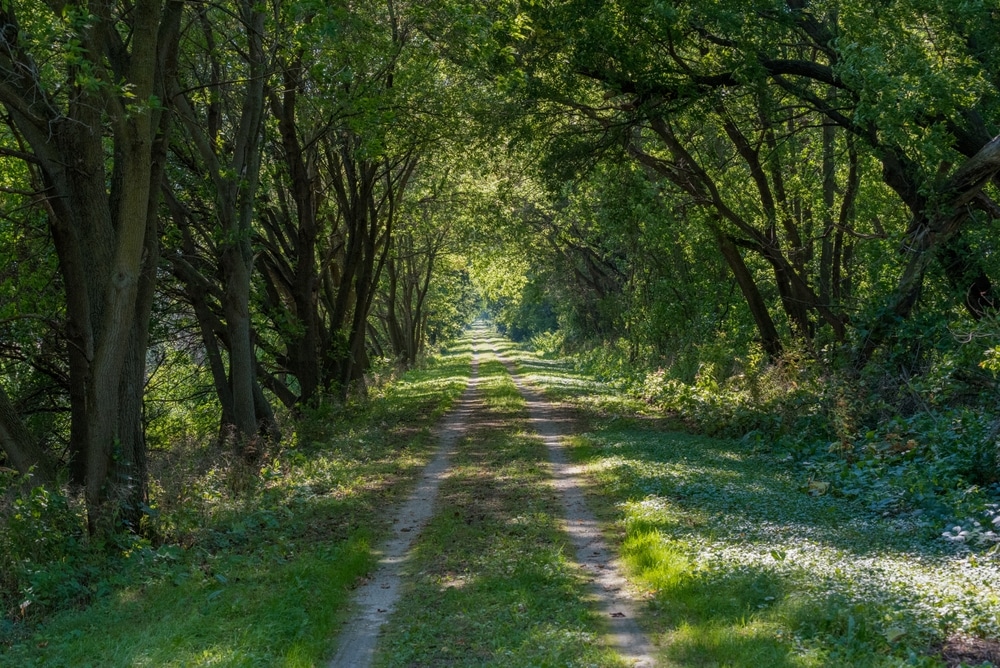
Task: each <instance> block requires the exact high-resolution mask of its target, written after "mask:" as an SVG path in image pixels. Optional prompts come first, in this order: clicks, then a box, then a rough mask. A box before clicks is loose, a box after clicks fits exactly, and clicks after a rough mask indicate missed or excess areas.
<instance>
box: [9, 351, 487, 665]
mask: <svg viewBox="0 0 1000 668" xmlns="http://www.w3.org/2000/svg"><path fill="white" fill-rule="evenodd" d="M469 359H470V349H469V342H468V341H467V340H466V341H463V342H459V343H457V344H455V345H454V346H452V347H451V349H450V351H449V352H448V353H447V354H444V355H442V356H440V357H438V358H436V359H433V360H430V361H429V362H428V363H427V365H426V366H425V368H422V369H420V370H415V371H412V372H408V373H406V374H404V375H403V376H402V377H401V378H399V379H398V380H396V381H393V382H391V383H390V384H389V385H387V386H385V387H383V388H379V389H378V390H377V391H376V392H374V393H373V395H372V396H371V397H370V398H369V399H368V400H364V401H361V402H358V403H356V404H354V405H349V406H348V407H346V408H344V407H335V406H329V407H326V408H324V409H319V410H317V411H316V412H315V413H314V414H313V415H310V416H307V417H306V418H304V419H303V420H302V421H300V422H299V423H298V424H296V425H295V429H296V434H295V437H294V438H293V439H292V440H291V442H290V443H289V444H286V447H284V449H282V450H280V451H279V452H277V453H275V454H274V455H273V456H272V457H270V458H269V459H268V461H267V462H266V463H265V464H264V465H263V467H262V468H261V469H260V470H259V471H254V472H251V473H252V475H248V474H247V473H248V472H246V471H240V470H239V469H238V467H227V466H226V465H225V462H223V463H221V464H219V465H217V466H215V467H209V468H208V469H207V470H205V471H203V472H202V473H201V474H200V475H198V476H196V477H192V478H189V479H185V480H184V481H183V484H178V480H177V479H176V477H175V479H169V480H167V479H164V480H163V481H162V482H160V483H159V484H158V485H157V486H154V489H155V490H156V491H157V495H158V498H156V500H155V501H156V504H157V507H158V511H159V515H158V516H157V517H156V519H155V521H156V522H157V527H158V528H159V529H160V532H161V535H162V536H163V537H164V539H163V542H162V543H161V544H156V545H153V544H150V543H148V542H145V541H138V542H136V543H135V544H133V545H129V546H127V547H126V549H125V551H124V552H123V553H121V554H119V555H117V556H115V557H113V558H112V559H111V561H110V563H109V564H107V567H106V570H105V571H104V572H102V573H101V574H100V577H99V578H96V579H95V581H94V584H93V586H94V593H93V595H92V599H93V600H92V602H91V603H90V604H88V605H85V606H83V607H82V608H81V609H76V610H66V611H61V612H55V613H48V614H46V615H45V616H44V617H37V618H31V617H30V614H31V613H32V612H33V611H32V609H31V608H28V611H29V619H27V620H24V621H23V622H20V623H21V624H22V625H23V626H24V627H25V628H26V629H27V631H22V635H21V638H22V640H20V641H19V642H15V643H14V644H13V645H11V646H9V647H6V648H0V665H11V666H47V667H48V666H53V667H55V666H73V667H74V668H76V667H80V666H101V667H102V668H103V667H105V666H207V665H212V666H248V665H260V666H316V665H321V664H322V663H323V660H324V658H326V657H327V656H329V654H330V650H331V643H332V641H333V638H334V637H335V635H336V631H337V629H338V624H339V622H340V621H341V620H342V619H343V616H344V615H345V614H346V611H345V604H346V602H347V599H348V597H349V594H350V588H351V586H352V585H353V583H354V582H355V581H356V580H357V578H359V577H362V576H363V575H364V574H365V573H366V572H367V571H368V570H369V569H370V567H371V565H372V564H373V563H374V557H373V554H372V546H373V545H376V544H378V542H379V541H380V540H381V538H382V537H383V536H384V535H385V534H386V533H387V531H386V530H387V522H388V518H387V517H386V516H385V513H384V508H385V507H386V506H388V505H392V504H393V503H396V502H397V501H398V500H399V499H401V498H402V497H403V496H404V495H405V494H406V493H407V492H408V490H409V489H410V488H412V485H413V483H414V482H415V478H416V475H417V473H418V472H419V471H420V469H421V468H422V467H423V465H424V464H426V462H427V461H428V459H429V457H430V455H431V453H432V452H433V449H434V447H435V445H436V440H435V438H434V437H433V434H432V432H431V429H432V427H433V426H434V425H435V424H436V422H437V421H438V419H439V418H440V417H441V415H442V414H443V413H444V412H445V410H446V409H447V408H448V406H450V405H451V403H452V402H453V401H454V400H455V399H456V398H457V396H458V395H459V394H460V393H461V392H462V390H463V389H464V387H465V383H466V381H467V379H468V375H469ZM168 473H169V472H168Z"/></svg>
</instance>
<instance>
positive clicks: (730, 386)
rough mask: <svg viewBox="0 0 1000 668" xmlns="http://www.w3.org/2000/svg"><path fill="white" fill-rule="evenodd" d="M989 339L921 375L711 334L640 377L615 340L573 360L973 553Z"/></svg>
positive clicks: (977, 544)
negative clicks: (850, 366) (770, 351)
mask: <svg viewBox="0 0 1000 668" xmlns="http://www.w3.org/2000/svg"><path fill="white" fill-rule="evenodd" d="M990 340H992V339H991V338H989V337H985V336H983V337H978V338H976V337H972V338H971V339H970V343H966V344H962V345H951V346H949V347H946V348H943V349H942V350H936V351H929V352H924V353H923V354H922V355H921V356H920V359H921V364H920V369H919V371H920V373H919V374H918V373H917V372H916V370H915V369H914V368H912V365H913V364H914V362H913V358H914V354H909V355H907V356H902V355H897V357H903V360H904V361H906V362H908V363H909V365H910V366H905V365H903V362H902V361H901V360H900V359H897V358H894V357H893V356H892V355H886V356H885V358H884V359H879V360H877V361H876V362H875V363H872V364H870V365H869V366H868V367H867V368H866V369H865V371H863V372H861V373H856V372H853V371H850V370H845V368H844V365H843V364H842V363H837V361H836V360H830V359H823V357H822V356H821V355H817V354H815V353H807V352H804V351H791V352H787V353H786V354H785V355H784V357H783V358H782V359H781V361H780V362H779V363H777V364H766V363H765V361H764V359H763V356H762V355H760V354H754V353H752V352H751V353H749V354H746V355H743V356H737V355H733V353H732V351H730V350H729V349H728V347H726V346H725V345H720V344H718V343H717V342H716V343H714V344H705V345H703V346H702V347H701V350H700V351H695V353H694V354H693V355H692V356H691V357H690V359H687V360H684V363H683V364H677V365H674V366H672V367H667V368H657V369H654V370H651V371H643V370H642V366H641V365H640V364H637V363H636V362H635V360H634V359H632V355H631V353H630V352H629V351H628V350H627V349H624V348H622V347H618V346H614V345H608V346H604V347H601V348H598V349H592V350H589V351H587V352H585V353H583V354H580V355H578V356H577V357H575V358H574V359H575V364H576V365H577V367H578V368H579V369H580V370H582V371H585V372H587V373H589V374H592V375H593V376H594V377H595V378H597V379H599V380H601V381H603V382H605V383H607V384H609V386H611V387H613V388H615V389H616V390H617V391H620V392H623V393H625V394H628V395H629V396H633V397H635V398H638V399H641V400H642V401H643V402H644V403H645V404H646V405H647V406H648V408H649V409H650V410H651V411H653V412H657V413H661V414H668V415H671V416H673V417H674V418H677V419H679V420H681V421H682V422H683V424H684V426H685V428H686V429H689V430H691V431H693V432H695V433H701V434H705V435H709V436H718V437H725V438H736V439H741V440H743V441H744V442H745V443H747V444H748V445H750V446H752V447H754V448H756V449H764V450H768V451H774V452H777V453H781V454H782V456H785V457H787V458H788V459H789V460H792V461H794V462H795V463H796V465H797V467H798V469H799V471H800V472H802V473H803V474H804V475H803V485H804V486H805V488H806V489H807V490H808V491H810V492H811V493H812V494H832V495H835V496H843V497H846V498H850V499H856V500H858V501H860V502H862V503H864V504H866V505H867V507H868V508H869V509H870V510H872V511H875V512H878V513H880V514H882V515H884V516H885V517H891V518H893V519H894V520H895V521H896V522H897V524H898V525H899V526H900V527H901V528H905V529H907V530H912V531H917V532H920V533H921V534H922V535H923V536H925V537H927V536H937V537H941V538H942V539H944V540H950V541H954V542H958V543H963V544H964V545H965V546H966V547H967V548H969V549H972V550H975V551H983V550H995V549H996V548H997V546H998V544H1000V526H998V525H1000V413H998V411H997V407H998V405H1000V404H998V401H1000V385H998V383H997V380H996V374H997V371H998V370H1000V366H998V365H997V355H996V349H995V348H991V347H989V345H988V342H989V341H990ZM560 343H561V342H560V340H559V337H558V336H553V335H544V336H541V337H537V338H536V339H535V340H534V341H533V347H534V348H536V349H539V350H542V351H547V352H548V354H549V355H550V356H551V355H552V354H553V353H554V352H555V350H556V349H558V347H559V344H560ZM897 352H898V351H897Z"/></svg>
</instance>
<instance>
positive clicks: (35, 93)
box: [0, 0, 182, 532]
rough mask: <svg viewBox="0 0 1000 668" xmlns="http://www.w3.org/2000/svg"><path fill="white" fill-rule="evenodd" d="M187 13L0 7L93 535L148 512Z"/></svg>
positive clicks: (1, 90) (1, 66)
mask: <svg viewBox="0 0 1000 668" xmlns="http://www.w3.org/2000/svg"><path fill="white" fill-rule="evenodd" d="M181 9H182V4H181V2H179V1H176V0H138V1H137V2H135V3H123V4H118V3H114V2H99V3H75V2H72V3H63V2H53V3H48V4H43V3H38V2H7V3H4V4H3V5H2V7H0V30H2V35H3V38H2V40H0V104H2V105H3V106H4V108H5V109H6V110H7V113H8V114H9V115H10V118H11V121H12V124H13V126H14V128H15V129H16V131H17V132H18V133H19V134H20V136H21V137H23V139H24V142H25V145H26V146H27V147H28V149H29V150H30V153H31V156H30V158H29V161H30V163H31V165H32V167H33V169H34V170H35V173H36V175H37V183H38V185H39V187H40V188H41V189H42V190H43V192H44V193H45V196H46V198H45V202H46V204H47V206H48V211H49V218H50V226H51V232H52V240H53V244H54V247H55V251H56V253H57V255H58V258H59V267H60V272H61V273H62V276H63V281H64V285H65V298H66V314H67V320H68V324H67V332H66V334H67V340H68V341H69V346H68V355H69V367H70V377H71V403H72V428H71V429H72V435H71V446H72V447H71V451H72V457H73V466H72V470H73V473H74V476H73V477H74V480H75V481H76V482H78V483H82V484H84V485H85V488H86V495H85V496H86V501H87V509H88V521H89V525H90V529H91V531H95V532H96V531H107V530H111V529H113V527H114V525H115V521H116V519H124V520H125V521H126V522H129V523H131V525H132V526H133V527H136V526H137V522H138V519H139V517H140V516H141V513H142V508H143V506H144V503H145V499H146V453H145V442H144V435H143V424H142V396H143V392H142V389H143V384H144V381H145V377H144V376H145V372H144V370H145V355H146V342H147V337H148V329H149V314H150V307H151V304H152V299H153V288H154V285H155V279H156V265H157V260H158V257H159V243H158V233H157V215H156V211H157V204H158V201H159V192H160V183H161V179H162V174H163V167H164V162H165V156H166V143H167V137H168V136H169V133H168V132H167V131H166V126H167V124H168V123H169V118H170V116H169V114H167V113H165V110H164V107H163V101H164V100H166V99H167V96H166V94H165V92H166V91H165V81H166V79H167V78H168V76H169V73H170V72H171V71H172V69H173V68H174V67H175V66H176V55H177V44H178V33H179V24H180V16H181ZM53 50H54V51H55V52H56V53H57V54H58V55H59V57H58V58H52V52H53Z"/></svg>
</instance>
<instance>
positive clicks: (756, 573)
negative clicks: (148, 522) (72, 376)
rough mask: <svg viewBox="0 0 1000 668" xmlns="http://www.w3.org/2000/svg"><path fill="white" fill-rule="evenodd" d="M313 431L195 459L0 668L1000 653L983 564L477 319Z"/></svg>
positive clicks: (681, 662)
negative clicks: (238, 464)
mask: <svg viewBox="0 0 1000 668" xmlns="http://www.w3.org/2000/svg"><path fill="white" fill-rule="evenodd" d="M470 370H471V374H472V376H471V380H470ZM449 407H450V408H449ZM334 410H335V411H343V409H334ZM314 418H315V419H314V420H313V422H311V423H308V422H307V423H303V424H302V425H300V427H299V428H298V432H297V434H296V441H295V443H294V447H290V448H288V449H286V450H283V451H282V452H279V453H276V454H275V456H274V459H273V461H272V462H271V463H269V465H268V467H267V470H265V471H262V473H261V475H260V476H259V477H255V478H254V479H253V480H252V481H250V482H245V483H244V484H245V485H247V487H246V488H242V487H241V488H234V479H233V472H232V471H226V470H222V469H219V468H217V467H216V468H212V467H207V468H205V469H204V470H203V471H202V473H201V475H200V477H199V478H197V479H191V478H190V477H189V478H186V479H185V480H186V482H185V484H184V485H179V486H178V488H177V489H174V488H171V487H168V486H164V485H165V484H166V482H167V480H168V479H167V478H166V477H164V478H162V480H163V481H164V482H163V483H159V484H160V485H161V486H160V488H159V489H158V502H159V507H160V509H161V513H162V518H163V519H161V521H162V522H164V523H165V524H164V525H163V528H164V533H165V534H169V535H171V536H174V538H175V540H173V541H172V542H165V543H164V544H162V545H136V546H133V547H132V548H131V550H130V552H129V553H128V554H127V555H126V558H125V559H124V560H123V561H122V562H121V563H120V567H119V568H118V569H117V570H116V572H115V573H114V574H112V575H107V576H102V577H101V578H94V579H93V580H92V581H90V582H89V583H88V586H89V587H90V589H92V590H93V591H92V595H91V596H90V598H89V600H87V601H86V602H82V603H81V604H80V605H79V606H76V607H75V608H73V609H65V610H61V611H59V610H55V611H51V610H50V611H47V612H46V614H45V615H44V616H41V613H39V612H36V611H35V608H29V609H28V615H27V619H25V620H24V621H23V622H18V624H16V625H15V626H16V627H17V628H19V629H20V630H19V631H17V633H18V634H20V635H18V636H17V637H16V638H15V640H14V641H13V642H11V641H7V642H0V665H4V666H6V665H11V666H74V667H76V666H102V667H103V666H208V665H212V666H256V665H260V666H325V665H337V666H339V665H344V666H362V665H367V664H368V663H369V662H370V663H371V664H372V665H375V666H481V665H494V666H608V667H621V666H628V665H658V666H678V667H680V666H696V667H698V666H705V667H707V666H746V667H748V668H750V667H752V668H759V667H761V666H769V667H770V666H774V667H777V668H781V667H783V666H795V667H820V666H873V667H874V666H879V667H881V666H914V665H915V666H928V667H930V666H935V667H940V666H959V665H968V666H978V665H991V664H989V663H987V662H989V661H993V662H997V661H998V659H1000V645H998V644H997V642H996V640H997V638H998V637H1000V560H998V557H997V555H996V554H995V553H994V554H989V553H982V552H979V553H976V552H972V551H970V550H968V549H967V548H964V547H963V546H960V545H955V544H953V543H948V542H946V541H943V540H940V539H935V538H934V537H933V536H927V535H926V532H924V533H920V532H918V531H916V530H915V529H914V528H913V527H911V526H909V525H907V524H905V523H903V522H901V521H900V520H899V519H898V518H895V517H893V516H891V515H887V514H878V513H874V512H873V511H872V510H871V509H870V508H869V507H867V506H865V505H864V504H862V503H859V502H857V501H856V500H850V499H845V498H843V497H838V496H835V495H833V494H828V493H825V490H823V489H822V488H817V486H816V485H812V484H810V483H812V482H814V481H812V480H811V479H810V478H809V474H808V471H807V470H806V468H805V467H803V466H802V462H797V461H794V459H793V458H791V457H789V455H788V453H786V452H782V451H780V450H779V449H777V448H776V447H771V446H768V445H767V444H762V443H759V442H753V443H749V442H745V441H733V440H725V439H714V438H708V437H703V436H697V435H692V434H690V433H686V432H685V431H684V430H683V425H682V424H681V423H680V422H675V421H673V420H671V419H669V418H668V417H665V416H663V415H661V414H654V413H652V412H651V411H650V410H649V408H648V407H647V406H645V405H644V404H643V403H642V402H641V401H637V400H634V399H630V398H629V397H626V396H623V395H621V394H619V393H617V392H615V391H614V390H613V389H612V388H609V387H607V386H605V385H602V384H600V383H598V382H596V381H594V380H593V379H592V378H591V377H589V376H587V375H586V374H585V373H582V372H579V371H578V370H575V369H574V367H573V364H572V363H571V362H567V361H563V360H550V359H543V358H542V357H540V356H538V355H535V354H532V353H530V352H527V351H525V350H523V349H520V348H518V347H515V346H514V345H513V344H510V343H509V342H506V341H504V340H501V339H499V338H498V337H495V336H493V335H490V334H489V333H487V332H485V331H483V330H481V329H480V330H478V331H477V332H476V334H475V338H474V340H473V341H469V340H466V341H463V342H458V343H456V344H454V345H453V346H450V349H449V350H448V351H446V353H445V354H444V355H443V356H441V357H439V358H438V359H437V360H436V361H432V362H431V363H429V365H428V367H427V368H426V369H424V370H421V371H419V372H412V373H410V374H407V375H406V376H404V378H402V379H400V380H399V381H396V382H394V383H391V384H390V385H389V386H387V387H386V389H385V390H381V391H379V393H378V396H373V397H372V398H371V400H370V401H369V402H368V403H367V404H366V405H365V406H364V407H363V409H358V410H357V411H355V412H351V411H347V412H339V413H336V412H335V414H322V415H317V416H314ZM310 425H311V426H310ZM189 454H192V453H189ZM194 454H197V453H194ZM167 522H169V524H166V523H167ZM615 555H618V556H617V558H616V556H615ZM43 605H44V601H42V602H40V603H39V604H38V606H36V607H38V608H41V607H42V606H43ZM32 615H36V616H37V617H36V618H35V620H34V621H33V620H32ZM2 630H3V629H0V631H2ZM8 637H10V636H8ZM0 640H2V637H0ZM335 653H336V654H335ZM331 657H332V658H331Z"/></svg>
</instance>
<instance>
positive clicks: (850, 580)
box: [507, 349, 1000, 667]
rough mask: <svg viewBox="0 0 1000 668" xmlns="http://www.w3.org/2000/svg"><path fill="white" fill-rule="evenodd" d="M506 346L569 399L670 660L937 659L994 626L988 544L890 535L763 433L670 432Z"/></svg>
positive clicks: (581, 442) (574, 446)
mask: <svg viewBox="0 0 1000 668" xmlns="http://www.w3.org/2000/svg"><path fill="white" fill-rule="evenodd" d="M507 354H508V355H509V356H510V357H512V358H514V359H516V361H517V363H518V364H519V367H520V371H521V373H523V374H524V375H525V376H526V377H527V378H529V379H530V380H531V381H532V382H535V383H537V384H539V385H540V386H542V387H544V388H545V390H546V392H547V394H548V396H549V397H550V398H552V399H559V400H563V401H566V402H569V403H572V404H574V405H575V406H576V407H577V409H578V415H579V417H580V424H581V427H582V432H583V433H581V434H580V435H579V436H577V437H575V438H573V439H572V440H571V442H570V443H569V446H570V450H571V455H572V456H573V457H574V459H575V460H576V461H578V462H583V463H585V464H586V465H587V471H588V474H589V477H590V479H591V480H592V482H593V488H592V490H591V492H592V494H591V500H592V502H593V505H594V508H595V510H597V512H598V514H599V516H601V517H602V518H603V519H605V520H606V521H608V522H609V525H610V526H612V527H613V528H614V530H613V534H614V535H613V536H612V538H613V539H615V540H616V542H617V544H618V545H619V548H620V550H621V554H622V557H623V560H624V562H625V563H626V565H627V568H628V571H629V573H630V578H631V579H632V580H633V582H634V583H635V584H636V586H638V587H640V588H641V589H642V590H644V591H645V592H646V596H647V598H648V600H647V604H646V606H645V613H644V619H643V623H644V624H645V626H646V628H647V629H648V630H649V631H650V632H651V633H652V634H653V635H654V637H656V638H657V640H658V641H659V644H660V645H661V646H662V647H663V652H662V656H661V658H662V660H663V661H664V663H665V665H672V666H718V665H723V666H748V667H751V666H753V667H759V666H778V667H781V666H860V667H864V666H913V665H916V666H942V665H944V661H943V660H942V659H941V650H940V648H941V646H942V645H943V644H944V643H946V642H948V641H949V640H952V639H955V638H960V637H962V636H971V637H979V638H987V639H994V640H995V639H997V638H998V637H1000V568H998V566H1000V563H998V559H997V556H996V555H995V554H979V555H975V554H972V553H969V552H968V551H963V550H961V549H960V548H959V547H956V546H954V545H950V544H948V543H946V542H945V541H942V540H940V539H938V540H934V539H928V538H926V537H924V536H922V535H921V534H920V533H915V532H912V531H901V530H899V526H898V525H897V523H896V522H895V521H894V519H893V518H892V517H891V516H883V515H882V514H879V513H875V512H873V511H872V510H871V508H870V507H869V505H867V504H866V503H865V500H864V499H845V498H842V497H835V496H832V495H829V494H826V493H824V491H825V490H824V489H823V488H822V487H821V486H820V487H817V486H815V485H813V486H810V482H811V481H810V480H809V479H808V477H807V476H806V475H804V474H803V472H802V469H801V467H797V466H796V464H795V462H793V461H792V460H791V458H789V457H787V456H786V455H785V454H784V453H781V452H779V451H777V450H776V449H772V448H769V447H767V444H761V443H757V442H755V443H748V442H741V441H734V440H728V439H716V438H709V437H705V436H696V435H691V434H687V433H683V432H680V431H671V430H670V428H671V427H677V426H679V423H678V422H676V421H671V420H666V419H660V418H658V417H656V416H651V415H649V414H643V413H644V412H646V413H648V410H646V411H644V410H643V407H642V406H641V405H639V403H638V402H635V401H634V400H632V399H630V398H627V397H620V396H614V392H612V391H611V390H609V389H607V388H605V387H602V386H601V385H600V384H598V383H595V382H593V381H591V380H589V379H587V378H586V377H585V376H583V375H581V374H580V373H579V372H577V371H574V370H573V369H572V364H571V363H561V362H558V361H553V360H545V359H540V358H538V357H537V356H535V355H533V354H531V353H528V352H525V351H523V350H522V351H518V350H514V349H512V350H511V351H510V352H508V353H507ZM595 394H596V395H602V394H603V395H604V397H603V398H601V397H600V396H597V397H595V396H594V395H595ZM970 665H978V661H976V662H973V663H971V664H970Z"/></svg>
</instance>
